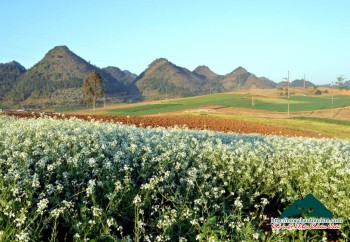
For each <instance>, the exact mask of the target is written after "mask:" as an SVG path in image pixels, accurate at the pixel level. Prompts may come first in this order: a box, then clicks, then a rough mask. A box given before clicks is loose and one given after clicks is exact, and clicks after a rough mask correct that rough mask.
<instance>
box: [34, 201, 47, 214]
mask: <svg viewBox="0 0 350 242" xmlns="http://www.w3.org/2000/svg"><path fill="white" fill-rule="evenodd" d="M48 204H49V199H47V198H43V199H41V200H40V201H39V202H38V208H37V210H36V211H37V212H38V213H39V214H40V215H43V214H44V211H45V209H46V208H47V205H48Z"/></svg>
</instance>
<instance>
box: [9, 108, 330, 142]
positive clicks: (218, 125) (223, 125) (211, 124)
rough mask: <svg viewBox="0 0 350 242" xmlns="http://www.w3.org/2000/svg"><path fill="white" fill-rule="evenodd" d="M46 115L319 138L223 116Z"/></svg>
mask: <svg viewBox="0 0 350 242" xmlns="http://www.w3.org/2000/svg"><path fill="white" fill-rule="evenodd" d="M6 115H11V116H17V117H39V116H40V115H39V114H31V113H6ZM48 116H56V117H57V118H70V117H76V118H79V119H83V120H91V119H94V120H99V121H104V122H113V123H116V122H120V123H124V124H128V125H136V126H139V127H148V126H151V127H159V126H161V127H173V126H186V127H188V128H189V129H196V130H205V129H206V130H213V131H220V132H235V133H257V134H274V135H284V136H303V137H315V138H321V137H325V136H321V135H319V134H317V133H306V132H302V131H296V130H291V129H287V128H282V127H277V126H272V125H265V124H257V123H253V122H247V121H241V120H237V119H231V118H230V119H225V118H209V117H200V116H199V117H198V116H195V117H193V116H171V115H169V116H165V115H161V116H134V117H126V116H100V115H94V116H87V115H67V114H66V115H65V116H64V117H62V116H61V115H54V114H48Z"/></svg>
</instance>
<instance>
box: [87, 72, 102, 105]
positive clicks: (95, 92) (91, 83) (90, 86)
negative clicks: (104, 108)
mask: <svg viewBox="0 0 350 242" xmlns="http://www.w3.org/2000/svg"><path fill="white" fill-rule="evenodd" d="M83 94H84V98H85V100H86V101H87V102H88V103H92V106H93V108H94V110H95V107H96V101H97V98H99V97H103V95H104V90H103V80H102V77H101V74H100V73H98V72H97V71H93V72H91V73H90V74H89V75H87V77H86V78H85V79H84V83H83Z"/></svg>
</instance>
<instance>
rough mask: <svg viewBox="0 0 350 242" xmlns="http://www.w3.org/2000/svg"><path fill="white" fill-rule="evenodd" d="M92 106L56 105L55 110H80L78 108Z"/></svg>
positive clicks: (82, 108)
mask: <svg viewBox="0 0 350 242" xmlns="http://www.w3.org/2000/svg"><path fill="white" fill-rule="evenodd" d="M89 108H90V107H87V106H81V105H80V106H57V107H54V112H68V111H78V110H84V109H89Z"/></svg>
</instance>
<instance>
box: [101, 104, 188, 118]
mask: <svg viewBox="0 0 350 242" xmlns="http://www.w3.org/2000/svg"><path fill="white" fill-rule="evenodd" d="M181 109H182V104H178V103H156V104H148V105H142V106H136V107H132V108H122V109H113V110H109V111H107V112H108V114H117V115H130V116H137V115H149V114H157V113H162V112H171V111H178V110H181Z"/></svg>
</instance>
